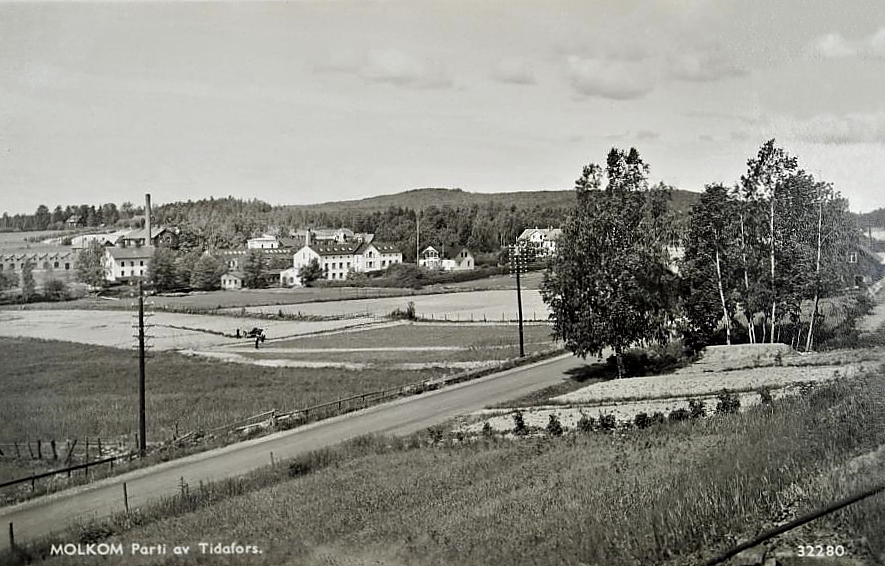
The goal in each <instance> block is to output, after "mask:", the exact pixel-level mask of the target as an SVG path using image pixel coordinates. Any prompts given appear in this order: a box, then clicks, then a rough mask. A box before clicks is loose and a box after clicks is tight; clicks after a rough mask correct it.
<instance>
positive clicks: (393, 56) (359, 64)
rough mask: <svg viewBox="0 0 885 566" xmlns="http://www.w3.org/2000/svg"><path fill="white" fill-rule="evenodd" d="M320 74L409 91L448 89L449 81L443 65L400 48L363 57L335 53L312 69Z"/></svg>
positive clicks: (374, 52)
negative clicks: (331, 74)
mask: <svg viewBox="0 0 885 566" xmlns="http://www.w3.org/2000/svg"><path fill="white" fill-rule="evenodd" d="M314 70H315V71H316V72H320V73H344V74H351V75H355V76H358V77H360V78H362V79H363V80H365V81H368V82H374V83H387V84H392V85H395V86H401V87H411V88H448V87H451V86H452V84H453V81H452V78H451V76H450V75H449V73H448V71H447V69H446V68H445V66H444V65H443V64H442V63H439V62H436V61H431V60H429V59H425V58H422V57H417V56H414V55H412V54H409V53H406V52H404V51H401V50H399V49H371V50H369V51H367V52H365V53H362V54H355V53H345V54H337V55H335V56H334V57H332V58H330V59H328V60H327V61H325V62H323V63H321V64H318V65H317V66H315V67H314Z"/></svg>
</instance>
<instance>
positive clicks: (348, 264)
mask: <svg viewBox="0 0 885 566" xmlns="http://www.w3.org/2000/svg"><path fill="white" fill-rule="evenodd" d="M347 269H350V262H349V261H348V262H347Z"/></svg>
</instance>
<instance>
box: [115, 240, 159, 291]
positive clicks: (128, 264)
mask: <svg viewBox="0 0 885 566" xmlns="http://www.w3.org/2000/svg"><path fill="white" fill-rule="evenodd" d="M153 257H154V247H153V246H134V247H128V248H120V247H108V248H105V250H104V256H103V258H102V265H103V267H104V277H105V279H106V280H107V281H110V282H111V283H115V282H118V281H120V282H124V281H125V282H129V281H135V280H137V279H139V278H141V277H144V276H146V275H147V270H148V266H149V265H150V263H151V258H153Z"/></svg>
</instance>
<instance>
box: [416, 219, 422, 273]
mask: <svg viewBox="0 0 885 566" xmlns="http://www.w3.org/2000/svg"><path fill="white" fill-rule="evenodd" d="M420 257H421V212H420V211H418V210H416V211H415V265H420V263H419V258H420Z"/></svg>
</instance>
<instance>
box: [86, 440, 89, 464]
mask: <svg viewBox="0 0 885 566" xmlns="http://www.w3.org/2000/svg"><path fill="white" fill-rule="evenodd" d="M86 461H87V462H88V461H89V437H88V436H87V437H86Z"/></svg>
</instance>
